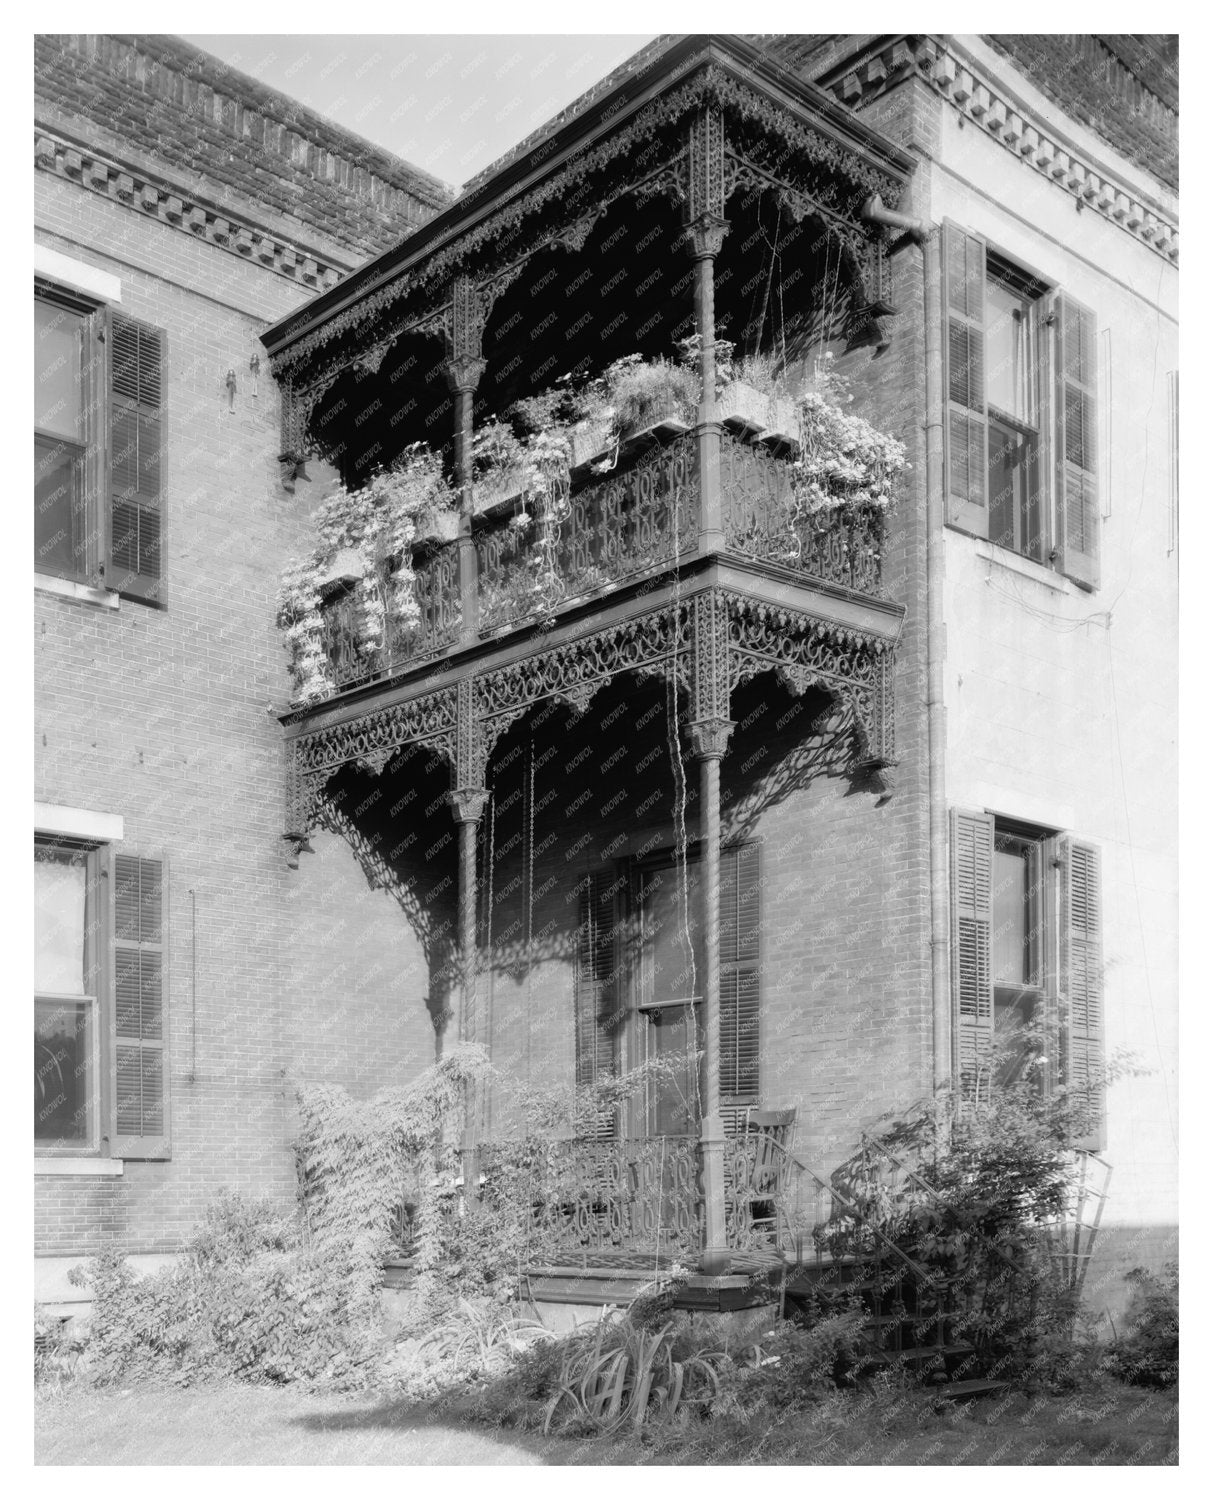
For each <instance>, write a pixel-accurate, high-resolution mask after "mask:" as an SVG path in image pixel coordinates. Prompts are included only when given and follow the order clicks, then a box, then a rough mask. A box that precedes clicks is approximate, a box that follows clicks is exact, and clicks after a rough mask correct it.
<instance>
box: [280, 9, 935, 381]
mask: <svg viewBox="0 0 1213 1500" xmlns="http://www.w3.org/2000/svg"><path fill="white" fill-rule="evenodd" d="M712 64H715V65H716V66H718V67H721V68H723V69H725V70H726V71H729V72H731V73H732V74H733V75H734V76H735V77H736V78H738V80H739V81H741V82H746V83H749V84H751V85H752V86H756V87H758V88H760V89H761V90H762V91H763V92H764V93H765V94H767V95H768V96H770V97H771V98H772V101H773V102H774V103H776V104H778V105H781V106H782V107H784V108H786V109H788V110H789V111H790V112H792V113H793V114H794V115H797V116H799V117H801V118H802V119H803V120H804V122H805V123H806V124H808V125H811V126H812V127H813V128H814V129H816V130H819V131H824V132H825V133H826V134H828V135H830V136H832V137H833V138H834V139H835V140H836V141H837V143H838V144H839V145H841V146H844V147H845V148H846V149H847V150H848V151H851V152H854V153H855V154H857V155H858V156H860V157H862V158H863V159H864V160H865V161H867V162H868V163H870V164H871V165H873V166H875V167H877V168H878V169H879V170H881V171H883V172H886V173H889V174H891V175H892V176H894V177H897V178H901V179H902V180H905V179H906V178H908V177H909V176H910V173H911V172H912V171H913V168H914V159H913V157H912V156H911V155H910V154H909V153H908V152H906V151H904V150H903V149H902V148H901V147H899V146H897V145H896V144H895V143H894V142H892V141H890V140H888V139H887V137H885V136H883V135H882V134H881V133H880V132H879V131H878V130H875V129H874V128H873V127H872V126H870V125H867V124H865V123H864V122H863V121H862V120H859V119H857V118H856V117H855V116H854V115H853V114H851V112H850V111H849V110H847V109H846V108H845V107H844V106H843V105H841V104H839V103H838V102H837V101H836V100H835V99H834V98H833V97H832V96H831V95H830V94H828V93H827V92H826V91H825V90H824V89H821V88H819V87H818V86H817V85H816V84H812V83H808V82H805V81H803V80H801V79H798V78H796V77H794V76H793V75H792V74H790V73H788V72H787V71H786V70H785V69H783V68H780V67H779V66H778V65H777V64H775V63H772V62H770V61H769V60H767V59H765V58H764V57H763V55H762V52H761V51H760V49H759V48H757V47H755V46H754V45H753V44H752V43H750V42H747V41H745V40H744V39H743V38H741V37H738V36H717V35H707V36H695V35H685V36H679V37H677V38H676V39H675V40H674V41H672V42H671V44H670V45H669V46H668V47H667V48H666V49H664V50H663V51H662V52H661V53H659V54H658V55H657V56H656V57H654V59H653V60H652V62H651V63H650V64H649V65H648V66H647V67H646V68H645V69H643V70H642V71H640V72H638V73H636V74H633V75H631V76H629V77H626V78H624V79H622V80H621V81H620V83H619V85H618V87H617V88H615V89H613V90H611V92H610V93H608V94H605V95H603V96H602V98H601V99H596V100H594V101H593V102H592V103H591V104H590V105H589V106H588V107H587V108H586V110H585V111H583V112H582V113H581V114H579V115H577V116H575V117H574V118H573V119H571V120H569V121H568V122H567V123H566V124H565V125H563V126H561V127H560V128H559V129H558V130H557V131H555V133H554V134H552V135H551V136H547V137H544V138H541V139H540V140H538V141H536V143H535V145H534V146H533V147H532V148H531V149H530V150H529V151H527V152H526V153H525V154H524V155H523V156H520V157H519V158H518V159H517V160H514V161H510V162H507V163H506V165H505V166H503V167H502V169H501V171H500V172H498V173H495V174H494V175H493V176H492V177H491V178H489V179H488V180H487V181H485V182H484V183H482V184H481V185H480V186H479V187H477V188H476V189H475V190H474V191H473V192H472V193H470V194H468V195H466V196H464V197H460V198H457V199H456V200H455V202H454V203H452V204H451V205H450V206H449V207H448V208H446V209H444V210H442V211H441V212H440V213H438V214H436V215H435V216H434V217H433V218H432V219H430V220H429V221H428V222H427V223H425V224H424V225H422V226H421V227H420V228H419V229H417V230H415V231H414V232H413V233H412V234H410V235H409V236H407V238H405V239H404V240H402V241H401V243H400V244H399V245H397V246H395V247H393V248H392V249H391V250H387V251H385V252H384V253H383V254H382V255H379V256H377V257H376V258H375V259H374V260H372V261H369V262H368V263H367V264H366V265H364V266H362V267H360V268H359V269H358V270H357V271H355V272H353V273H352V274H351V275H350V276H347V277H346V278H345V280H344V281H342V282H340V283H339V284H338V285H337V286H336V287H333V288H331V289H330V290H329V291H327V292H322V293H321V294H320V295H318V296H316V297H314V298H312V300H311V301H310V302H308V303H306V304H305V305H304V306H303V307H302V308H299V309H296V310H295V311H294V312H293V313H291V314H289V315H288V316H287V317H286V318H283V319H280V320H279V321H278V322H277V323H275V324H273V325H272V326H271V327H270V328H268V329H266V330H265V332H264V333H263V334H262V335H261V340H262V343H263V344H264V345H265V347H266V349H267V350H268V351H269V353H270V355H271V356H275V355H279V354H281V353H282V352H283V351H284V350H285V349H287V348H289V346H290V345H291V344H293V343H295V342H297V341H298V340H299V339H301V338H303V337H305V336H306V335H307V334H309V333H311V332H313V331H314V330H316V329H318V328H321V327H323V325H324V324H325V323H326V322H328V321H329V320H330V319H331V318H333V317H335V316H336V315H337V314H339V313H340V312H342V311H343V310H344V309H345V308H347V307H350V306H352V305H354V304H355V303H357V302H359V301H361V300H362V298H364V297H366V296H368V295H370V294H371V293H373V292H375V291H377V290H378V289H379V288H380V287H382V286H384V285H386V284H387V283H388V282H390V281H392V280H393V279H394V278H395V277H396V276H398V275H399V274H401V273H402V272H404V271H407V270H408V269H409V268H410V267H412V266H414V265H416V264H417V263H418V262H419V261H421V260H423V259H425V257H426V256H427V255H430V254H432V253H434V252H435V251H438V250H440V249H442V248H443V247H444V246H446V245H448V244H450V243H451V242H452V241H453V240H456V239H457V238H458V237H459V236H460V235H462V234H464V233H466V232H467V231H468V230H469V229H471V228H472V227H474V226H475V224H476V223H477V221H478V220H480V219H481V218H483V217H484V216H485V215H487V214H488V213H489V212H491V211H495V210H496V209H498V208H500V207H501V205H502V204H503V203H505V202H508V201H509V199H510V198H512V197H514V196H516V195H518V194H520V193H522V192H523V191H525V190H526V189H528V188H530V187H532V186H534V185H535V184H536V183H538V182H540V181H542V179H543V178H544V177H545V176H549V175H551V174H552V173H554V172H556V171H558V170H559V169H560V168H561V167H563V166H564V165H565V164H566V163H567V162H568V160H569V159H570V158H571V157H572V156H574V155H575V154H576V152H577V151H579V150H581V149H583V148H584V147H586V146H587V145H589V144H591V143H592V142H593V141H594V140H595V139H596V138H598V137H605V136H608V135H609V134H610V133H611V132H612V131H615V130H618V129H620V128H621V127H622V126H623V125H625V124H626V123H627V121H628V120H629V119H630V118H631V117H632V116H633V115H635V114H636V113H637V112H638V111H639V110H641V109H642V108H644V106H645V105H647V104H649V103H650V102H651V101H652V100H654V99H656V98H658V97H659V96H660V95H661V94H662V93H664V92H666V91H667V90H669V89H671V88H673V87H675V86H677V85H678V84H681V83H682V82H684V81H685V80H686V79H688V78H690V77H692V76H693V75H694V73H696V72H697V71H699V70H701V69H703V68H706V67H708V66H710V65H712Z"/></svg>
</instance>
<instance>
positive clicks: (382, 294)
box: [262, 35, 913, 383]
mask: <svg viewBox="0 0 1213 1500" xmlns="http://www.w3.org/2000/svg"><path fill="white" fill-rule="evenodd" d="M706 103H713V104H715V105H716V106H717V107H718V108H719V109H720V110H721V111H722V113H723V115H724V118H725V122H726V128H729V129H730V130H731V131H732V132H733V133H735V134H736V135H737V137H738V139H739V140H740V139H741V138H742V137H744V138H745V139H746V140H747V141H749V142H751V143H758V142H763V143H765V144H766V145H768V146H776V147H777V148H778V153H777V158H775V157H772V158H771V160H775V159H777V160H778V164H779V165H778V173H779V177H780V179H781V180H782V181H783V182H784V183H785V185H787V184H788V182H789V181H790V182H791V184H792V185H793V186H797V187H799V188H801V189H808V188H810V187H811V186H812V185H813V184H815V183H819V182H820V181H821V180H823V178H825V179H828V181H829V184H830V191H829V192H827V193H825V194H823V195H822V198H823V202H829V200H831V199H832V200H833V201H832V203H830V209H831V211H832V212H835V213H836V214H837V215H838V217H839V219H840V220H851V221H854V220H855V219H856V218H857V214H858V208H859V205H860V204H861V203H862V201H863V199H864V198H866V197H867V196H868V195H869V194H871V193H880V194H881V195H882V196H883V198H884V199H885V201H886V203H889V204H894V203H896V202H897V201H898V199H899V197H900V193H901V189H902V186H903V184H904V182H905V181H906V179H907V178H908V176H909V174H910V171H911V170H912V166H913V161H912V158H911V157H910V156H909V155H908V154H907V153H906V152H904V151H902V150H901V149H900V148H899V147H898V146H896V145H895V144H893V143H892V142H891V141H889V140H887V139H886V138H885V137H884V136H882V135H881V134H880V133H879V132H878V131H876V130H874V129H872V128H871V127H870V126H867V125H865V124H864V123H863V122H862V121H860V120H858V119H856V118H855V117H854V116H853V115H852V114H851V113H850V112H849V111H847V110H846V109H844V108H843V107H842V106H841V105H839V104H837V103H836V102H835V101H834V100H833V99H832V98H831V97H830V96H829V95H828V94H826V93H825V92H824V91H823V90H821V89H818V88H817V87H816V86H815V85H813V84H810V83H806V82H804V81H802V80H800V79H797V78H795V77H794V76H793V75H791V74H790V73H788V72H786V71H785V70H784V69H783V68H781V67H780V66H779V65H778V64H776V63H773V62H772V61H770V60H769V59H767V58H765V57H764V56H763V54H762V52H761V51H760V49H758V48H757V47H755V46H754V45H752V44H751V43H749V42H747V41H744V40H743V39H742V38H740V37H736V36H715V35H712V36H681V37H676V38H673V39H671V40H670V41H669V43H668V44H667V45H665V46H664V47H663V48H661V49H660V50H659V51H657V52H656V53H655V54H654V56H653V57H652V59H651V60H650V61H649V62H648V63H647V64H646V65H645V66H643V67H641V68H639V69H637V70H636V71H635V72H632V73H628V74H627V75H626V76H624V77H622V78H621V80H620V81H619V83H618V84H617V85H616V86H615V87H614V88H611V89H609V90H608V91H606V92H604V93H602V94H600V95H598V96H597V97H595V98H593V99H592V100H591V101H590V102H588V103H587V104H586V105H585V107H584V108H583V109H581V110H580V111H579V112H577V113H575V114H574V115H573V116H572V118H569V119H567V120H561V119H560V118H559V117H558V119H557V121H555V122H553V123H552V124H551V125H550V126H548V127H545V129H544V130H542V131H540V132H539V133H538V135H537V136H535V137H532V138H530V139H528V141H526V142H524V143H522V144H521V145H520V146H519V147H517V148H515V152H514V153H513V154H511V155H510V156H508V157H507V158H505V160H504V162H503V164H502V165H500V166H499V167H498V169H497V170H495V171H493V173H492V175H491V176H489V177H488V178H487V179H485V180H483V181H482V182H480V183H479V184H478V185H476V186H475V187H473V189H472V190H470V191H469V192H467V193H465V194H464V195H463V196H462V197H461V198H459V199H457V200H456V201H455V203H453V204H452V205H451V207H450V208H448V209H447V210H445V211H444V212H443V213H441V214H439V215H438V216H437V217H436V218H434V219H432V220H431V221H429V222H428V223H427V224H426V225H424V226H423V227H422V228H421V229H419V230H418V231H417V232H416V233H414V234H412V235H410V236H409V237H408V238H407V239H405V240H404V241H403V242H402V243H401V244H400V245H399V246H397V247H396V248H395V249H393V250H391V251H388V252H387V253H386V254H384V255H381V256H379V257H378V258H377V259H375V260H373V261H371V262H369V263H368V264H367V265H365V266H364V267H362V268H361V269H360V270H358V271H356V272H354V273H353V274H352V275H351V276H349V277H348V278H347V279H346V280H345V281H343V282H342V283H341V284H340V285H339V286H337V287H335V288H333V289H332V290H330V291H329V292H326V293H324V294H322V295H321V296H318V297H316V298H314V299H313V300H312V301H311V302H310V303H308V304H307V305H306V306H305V307H304V308H302V309H301V310H299V311H297V312H295V313H293V314H291V316H290V317H288V318H285V319H283V320H281V321H280V322H278V323H277V324H275V325H274V326H273V327H271V328H270V329H268V330H267V331H266V333H265V334H263V335H262V339H263V342H264V344H265V345H266V348H267V349H268V350H269V353H270V356H271V360H272V363H273V368H274V371H275V374H276V375H278V376H280V377H283V376H285V377H287V378H288V379H293V380H295V381H296V382H297V383H298V382H300V381H307V382H311V381H314V380H315V379H317V378H318V377H320V376H323V374H324V373H325V372H326V371H332V370H333V369H334V368H337V367H341V366H343V365H348V364H349V362H350V361H351V360H357V359H358V358H359V357H363V356H365V357H366V359H367V361H368V365H369V368H370V369H372V370H377V369H378V363H379V362H381V361H382V358H383V353H382V350H383V348H384V347H385V345H384V340H385V339H387V340H388V341H391V340H394V339H395V338H397V337H399V335H400V334H401V333H403V332H405V331H407V330H408V329H409V328H410V327H415V328H417V331H421V330H420V328H419V327H418V326H417V325H419V324H421V323H422V322H424V321H425V319H426V317H427V316H430V317H432V316H433V314H434V312H435V310H436V308H437V307H438V305H439V304H440V303H441V301H442V299H443V298H444V297H445V296H446V295H447V288H448V286H449V283H450V281H451V279H452V278H453V277H454V276H455V275H457V274H468V273H469V272H471V271H473V269H474V272H475V275H476V276H477V278H478V279H479V280H480V281H481V282H484V281H485V280H486V279H488V280H491V279H492V277H494V276H497V275H500V274H501V273H503V272H507V271H508V269H509V267H510V266H511V265H512V264H517V263H519V262H520V261H525V260H526V259H527V258H528V257H529V256H530V255H531V254H532V253H533V252H534V251H535V250H537V249H540V248H542V247H543V246H546V245H548V244H551V243H553V242H554V241H558V240H561V238H562V236H563V237H564V241H563V242H565V243H566V246H567V247H568V248H573V249H577V248H580V245H581V244H583V243H584V238H585V235H586V233H588V227H589V225H590V224H592V222H593V219H594V218H595V217H596V216H597V213H598V212H599V211H600V209H601V207H602V204H603V203H604V202H606V201H609V200H610V199H611V197H613V196H615V195H617V194H618V192H620V191H625V190H628V189H631V188H635V186H636V185H637V179H638V178H639V179H643V177H644V175H645V171H644V169H642V170H640V171H639V172H638V170H637V161H638V160H640V161H642V162H643V161H645V159H646V157H647V158H648V161H649V162H650V163H651V167H650V171H651V173H652V174H656V173H657V172H658V171H660V170H661V168H662V166H663V164H666V165H668V163H669V160H670V151H669V150H668V149H667V147H668V146H669V144H670V142H669V136H670V130H671V127H673V126H676V125H677V124H678V122H679V121H680V120H682V119H684V118H685V117H687V116H689V115H691V114H692V113H693V112H694V111H696V110H697V109H699V108H700V107H702V106H703V105H704V104H706ZM674 154H675V155H676V154H677V148H675V153H674ZM758 155H759V156H760V157H765V153H764V152H763V151H759V152H758ZM757 167H758V173H759V176H760V177H761V175H762V172H763V171H764V170H765V161H764V162H759V163H757ZM750 180H751V181H753V180H754V179H752V178H751V179H750ZM425 331H429V330H428V329H427V330H425Z"/></svg>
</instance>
